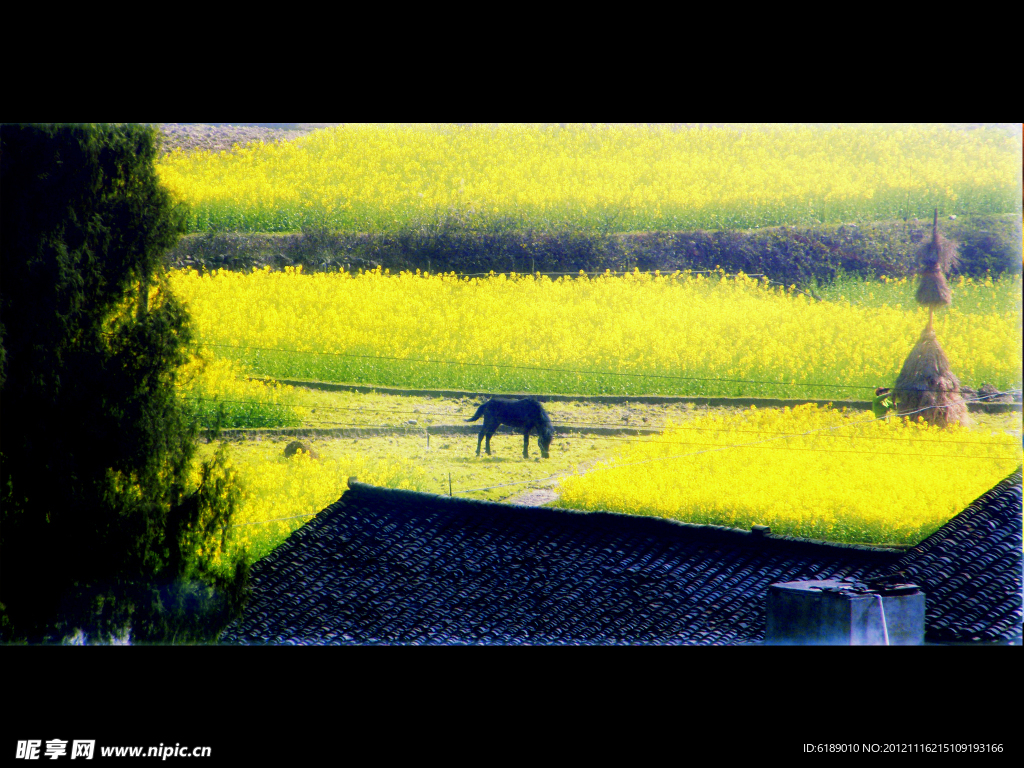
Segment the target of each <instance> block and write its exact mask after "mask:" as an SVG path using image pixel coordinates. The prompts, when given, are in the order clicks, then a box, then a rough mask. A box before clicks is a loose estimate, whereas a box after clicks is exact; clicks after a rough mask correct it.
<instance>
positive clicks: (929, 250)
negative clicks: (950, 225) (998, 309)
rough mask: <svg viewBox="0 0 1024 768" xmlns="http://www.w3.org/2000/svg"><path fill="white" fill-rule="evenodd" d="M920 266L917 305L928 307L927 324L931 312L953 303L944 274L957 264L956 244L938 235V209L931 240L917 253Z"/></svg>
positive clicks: (951, 293)
mask: <svg viewBox="0 0 1024 768" xmlns="http://www.w3.org/2000/svg"><path fill="white" fill-rule="evenodd" d="M917 260H918V263H919V264H920V265H921V282H920V283H919V284H918V286H917V296H916V298H917V303H918V304H921V305H922V306H925V307H928V309H929V310H930V312H929V322H931V311H934V310H935V309H936V308H938V307H948V306H949V305H950V303H952V301H953V291H952V290H950V287H949V284H948V283H947V282H946V273H948V272H949V270H951V269H952V268H953V267H955V266H956V265H957V264H958V263H959V261H960V260H959V256H958V255H957V245H956V243H954V242H952V241H950V240H947V239H946V238H944V237H943V236H942V235H940V234H939V209H938V208H936V209H935V219H934V221H933V223H932V239H931V240H930V241H929V242H927V243H925V244H924V245H922V246H921V247H920V248H919V249H918V251H917Z"/></svg>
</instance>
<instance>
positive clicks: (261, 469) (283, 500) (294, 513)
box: [196, 442, 426, 562]
mask: <svg viewBox="0 0 1024 768" xmlns="http://www.w3.org/2000/svg"><path fill="white" fill-rule="evenodd" d="M211 451H212V447H204V449H203V453H204V454H205V453H208V452H211ZM227 467H228V470H229V471H230V472H232V473H236V476H237V478H238V481H239V483H240V486H241V491H242V493H241V499H240V506H239V512H238V514H237V515H236V517H235V521H234V527H233V528H231V529H230V536H229V538H228V548H227V550H226V552H225V553H221V555H220V557H222V558H224V560H223V562H227V561H228V560H230V557H231V556H232V554H233V553H234V552H235V551H238V550H240V549H245V550H247V551H248V553H249V557H250V559H251V560H257V559H259V558H260V557H262V556H263V555H265V554H267V553H268V552H270V550H272V549H273V548H274V547H275V546H277V545H278V544H280V543H281V541H283V540H284V539H285V538H286V537H287V536H288V534H289V533H291V532H292V531H294V530H295V529H296V528H299V527H300V526H301V525H303V524H304V523H306V522H308V521H309V520H310V519H311V518H312V517H313V516H314V515H316V514H317V513H318V512H320V511H321V510H323V509H325V508H326V507H328V506H329V505H331V504H333V503H334V502H335V501H337V500H338V499H339V498H340V497H341V494H342V493H344V491H345V488H346V478H349V477H358V478H359V480H360V481H361V482H364V483H370V484H372V485H379V486H384V487H389V488H404V489H407V490H422V488H423V485H424V483H425V477H426V473H425V472H424V470H423V469H422V468H420V467H415V466H412V465H410V464H408V463H407V462H404V461H402V460H401V459H398V458H395V459H393V460H378V461H373V460H367V459H366V458H364V457H361V456H359V455H358V453H356V452H348V453H345V452H341V453H338V454H337V455H326V456H321V457H320V458H318V459H313V458H311V457H310V456H309V455H307V454H304V453H302V452H301V451H300V452H298V453H296V454H295V455H294V456H292V457H289V458H285V457H284V456H283V455H282V452H281V445H280V444H278V443H274V442H266V443H250V444H248V445H246V446H234V447H232V449H231V451H229V453H228V459H227ZM196 480H198V474H197V476H196ZM218 562H220V561H218Z"/></svg>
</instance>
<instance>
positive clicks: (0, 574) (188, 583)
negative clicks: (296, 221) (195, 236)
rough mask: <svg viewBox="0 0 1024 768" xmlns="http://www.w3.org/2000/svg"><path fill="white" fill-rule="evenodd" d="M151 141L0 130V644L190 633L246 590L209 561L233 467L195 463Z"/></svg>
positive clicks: (51, 129)
mask: <svg viewBox="0 0 1024 768" xmlns="http://www.w3.org/2000/svg"><path fill="white" fill-rule="evenodd" d="M156 152H157V135H156V132H155V130H154V129H152V128H150V127H144V126H135V125H117V126H111V125H100V126H96V125H63V126H21V125H18V126H15V125H4V126H0V165H2V176H0V404H2V405H0V408H2V414H3V415H2V419H0V504H2V510H0V515H2V517H0V632H2V636H3V639H4V640H5V641H9V642H10V641H15V642H16V641H24V640H27V641H29V642H46V641H60V640H61V639H62V638H63V637H66V636H67V635H68V634H70V633H71V632H73V631H74V630H76V629H79V628H80V629H82V630H83V631H84V632H85V633H86V636H87V637H88V638H89V639H90V640H92V641H99V642H103V641H107V640H109V639H110V638H111V636H116V635H118V634H120V633H121V632H123V631H124V630H125V629H126V628H128V627H130V628H131V635H132V641H133V642H136V643H138V642H201V641H204V640H210V639H214V638H215V637H216V635H217V633H218V631H219V630H220V629H221V628H222V627H223V626H224V625H225V624H226V623H227V621H229V620H230V619H231V618H232V617H233V616H234V615H237V613H238V611H239V610H240V608H241V605H242V603H243V600H244V593H245V588H246V579H247V570H246V567H245V566H244V565H243V562H242V560H241V559H239V560H237V561H236V562H235V563H234V564H231V565H224V564H218V562H217V559H218V556H219V553H220V552H221V550H222V548H223V543H224V538H225V534H226V529H227V526H228V525H229V524H230V521H231V517H232V514H233V512H234V510H235V507H236V505H237V501H238V488H237V484H236V480H235V478H234V477H233V476H232V474H231V472H230V470H229V469H228V468H227V465H226V462H225V457H224V455H223V453H222V452H218V454H217V456H216V458H215V459H214V460H212V461H210V462H208V463H206V464H204V465H202V466H200V467H198V468H196V467H195V461H194V458H195V450H196V441H195V437H196V430H197V426H196V419H195V415H194V412H193V411H192V409H190V408H189V407H188V406H187V405H186V404H185V403H184V402H183V401H182V400H181V399H180V397H179V396H178V394H177V391H176V388H175V387H176V384H175V383H176V378H177V376H178V375H179V368H180V366H181V365H182V364H183V363H184V362H185V361H186V359H187V357H188V351H189V344H190V342H191V339H192V332H191V327H190V320H189V317H188V314H187V312H186V310H185V308H184V307H183V306H182V305H181V304H180V303H179V302H178V301H177V300H176V299H175V298H174V296H173V295H172V294H171V293H170V291H169V289H168V287H167V285H166V269H165V266H164V258H163V256H164V252H165V251H166V250H167V249H168V248H170V247H171V246H173V245H174V243H175V242H176V241H177V239H178V237H179V236H180V234H181V232H182V231H183V229H184V215H183V213H182V211H181V210H180V209H179V208H178V207H176V206H175V205H174V204H173V203H172V200H171V198H170V196H169V194H168V193H167V191H166V190H165V189H164V188H163V187H161V186H160V184H159V182H158V179H157V176H156V172H155V167H154V161H155V158H156ZM197 470H198V471H197ZM196 475H198V479H196V477H195V476H196Z"/></svg>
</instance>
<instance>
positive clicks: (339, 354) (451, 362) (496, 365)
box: [196, 342, 1019, 397]
mask: <svg viewBox="0 0 1024 768" xmlns="http://www.w3.org/2000/svg"><path fill="white" fill-rule="evenodd" d="M196 346H199V347H217V348H223V349H240V350H243V351H250V350H253V351H256V352H281V353H284V354H289V355H321V356H323V355H333V356H335V357H352V358H357V359H362V360H393V361H398V362H404V363H426V364H431V365H460V366H476V367H480V368H506V369H510V370H519V371H546V372H548V373H571V374H576V375H586V376H632V377H634V378H644V379H671V380H673V381H712V382H718V381H720V382H725V383H728V384H763V385H766V386H784V387H818V388H820V389H870V390H874V389H876V387H873V386H870V385H867V384H832V383H814V382H810V383H805V382H798V381H759V380H756V379H722V378H710V377H703V376H670V375H667V374H661V373H640V372H635V373H633V372H617V371H579V370H572V369H568V368H545V367H540V366H528V365H506V364H502V363H472V362H461V361H458V360H426V359H417V358H409V357H394V356H391V355H357V354H355V353H351V352H318V351H316V350H299V349H279V348H276V347H241V346H238V345H235V344H213V343H208V342H197V344H196ZM268 378H271V379H273V378H275V377H268ZM362 386H374V385H373V384H366V385H362ZM377 386H386V385H377ZM890 389H891V388H890ZM910 391H913V392H949V391H951V390H949V389H945V388H937V389H930V388H927V387H914V388H912V389H910ZM1007 391H1008V392H1016V391H1019V390H1007ZM640 397H643V395H640ZM696 397H702V395H696Z"/></svg>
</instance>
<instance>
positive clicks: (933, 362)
mask: <svg viewBox="0 0 1024 768" xmlns="http://www.w3.org/2000/svg"><path fill="white" fill-rule="evenodd" d="M894 390H895V395H896V413H898V414H907V415H910V414H911V413H912V414H913V416H912V418H921V419H924V420H925V421H927V422H929V423H931V424H935V425H937V426H940V427H945V426H948V425H949V424H963V425H966V424H967V423H968V421H967V404H966V403H964V399H963V397H961V396H960V380H959V379H957V377H956V374H954V373H953V371H952V370H950V367H949V358H948V357H946V353H945V352H944V351H943V350H942V347H941V346H940V345H939V340H938V339H937V338H936V337H935V330H934V329H933V328H932V323H931V318H929V320H928V325H927V326H926V327H925V329H924V331H922V332H921V338H920V339H918V341H917V344H916V345H914V348H913V349H912V350H910V354H909V355H908V356H907V359H906V361H905V362H904V363H903V369H902V370H901V371H900V375H899V376H898V377H897V378H896V386H895V387H894ZM922 409H923V410H922Z"/></svg>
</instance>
